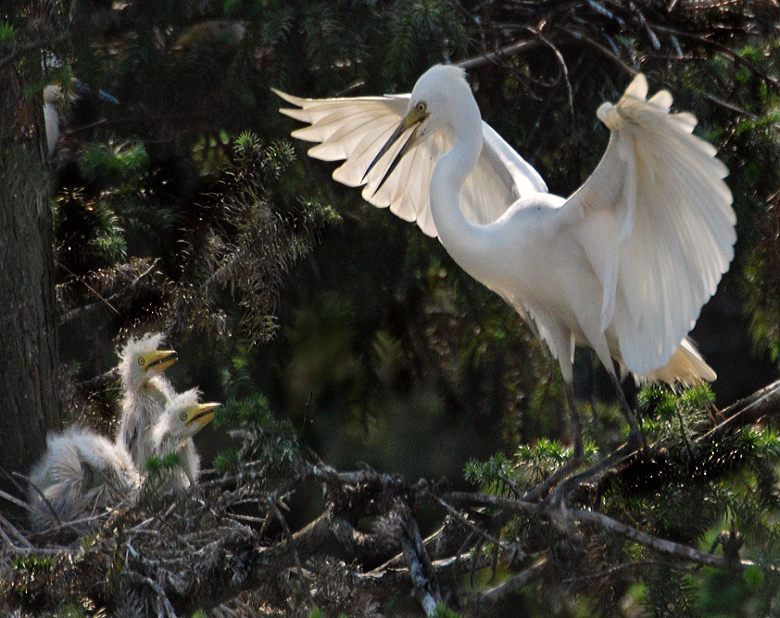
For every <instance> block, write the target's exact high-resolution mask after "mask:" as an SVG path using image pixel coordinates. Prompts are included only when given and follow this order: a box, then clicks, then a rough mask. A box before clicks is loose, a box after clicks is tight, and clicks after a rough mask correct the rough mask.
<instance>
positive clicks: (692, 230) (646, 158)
mask: <svg viewBox="0 0 780 618" xmlns="http://www.w3.org/2000/svg"><path fill="white" fill-rule="evenodd" d="M646 95H647V81H646V80H645V78H644V76H643V75H641V74H639V75H637V77H636V78H635V79H634V80H633V81H632V82H631V84H630V85H629V86H628V88H627V89H626V92H625V94H624V95H623V97H622V98H621V99H620V100H619V101H618V103H617V104H616V105H614V106H613V105H611V104H609V103H604V104H602V106H601V107H600V108H599V110H598V117H599V118H600V119H601V121H602V122H604V124H606V125H607V127H609V129H610V130H611V136H610V140H609V144H608V146H607V150H606V152H605V153H604V156H603V158H602V159H601V161H600V162H599V164H598V166H597V167H596V169H595V171H594V172H593V174H592V175H591V176H590V177H589V178H588V179H587V180H586V181H585V183H584V184H583V185H582V187H580V189H579V190H577V192H575V193H574V194H573V195H572V196H571V197H570V198H569V199H568V200H567V202H566V204H564V206H563V207H562V209H561V216H562V218H563V219H565V220H567V221H568V223H570V224H571V225H572V228H571V229H572V231H573V233H574V234H575V236H576V237H577V238H578V240H579V242H580V243H581V244H582V246H583V247H584V249H585V252H586V253H587V255H588V259H589V260H590V262H591V265H592V266H593V269H594V270H595V272H596V273H597V275H598V277H599V279H600V281H601V283H602V286H603V298H602V299H601V300H602V306H601V329H602V331H606V329H607V328H609V327H610V326H613V327H614V330H615V332H616V333H617V336H618V340H619V345H620V353H621V356H622V358H623V361H624V362H625V364H626V366H627V367H628V368H629V370H631V371H632V372H634V373H636V374H638V375H647V374H649V373H650V372H651V371H652V370H654V369H657V368H658V367H661V366H662V365H664V364H665V363H666V362H667V361H668V360H669V358H671V356H672V354H673V353H674V352H675V350H677V348H678V347H679V346H680V342H681V341H682V340H683V338H684V337H685V336H686V335H687V334H688V332H689V331H690V330H691V328H693V325H694V323H695V322H696V319H697V317H698V315H699V312H700V311H701V308H702V306H703V305H704V303H705V302H706V301H707V300H708V299H709V298H710V297H711V296H712V295H713V294H714V293H715V289H716V287H717V285H718V282H719V281H720V278H721V276H722V275H723V273H724V272H726V270H728V267H729V263H730V262H731V259H732V258H733V256H734V249H733V245H734V242H735V240H736V232H735V230H734V225H735V222H736V217H735V215H734V211H733V209H732V207H731V202H732V197H731V191H729V188H728V186H727V185H726V183H725V182H724V181H723V178H725V177H726V175H727V174H728V169H727V168H726V166H725V165H724V164H723V163H722V162H721V161H719V160H718V159H716V158H715V148H714V147H713V146H712V145H711V144H709V143H707V142H705V141H704V140H702V139H700V138H698V137H696V136H694V135H693V134H692V131H693V128H694V127H695V126H696V118H695V117H694V116H693V115H692V114H689V113H670V112H669V108H670V106H671V104H672V97H671V95H670V94H669V93H668V92H667V91H665V90H661V91H659V92H658V93H656V94H655V95H654V96H653V97H652V98H650V99H649V100H646V98H645V97H646Z"/></svg>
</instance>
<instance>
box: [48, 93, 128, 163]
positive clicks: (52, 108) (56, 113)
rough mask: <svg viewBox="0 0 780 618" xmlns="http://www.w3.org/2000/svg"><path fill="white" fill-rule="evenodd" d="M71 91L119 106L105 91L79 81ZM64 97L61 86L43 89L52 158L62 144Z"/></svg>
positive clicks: (116, 100) (49, 149)
mask: <svg viewBox="0 0 780 618" xmlns="http://www.w3.org/2000/svg"><path fill="white" fill-rule="evenodd" d="M71 91H72V93H73V94H75V95H82V96H84V95H94V96H97V98H98V99H100V100H101V101H107V102H109V103H113V104H114V105H119V100H118V99H117V98H116V97H114V96H113V95H111V94H109V93H107V92H106V91H105V90H101V89H99V88H93V87H91V86H89V85H87V84H85V83H83V82H80V81H78V80H73V82H72V83H71ZM63 100H64V95H63V91H62V86H60V85H59V84H49V85H48V86H46V87H45V88H44V89H43V120H44V125H45V127H46V147H47V150H48V152H49V156H50V157H51V156H52V155H53V154H54V152H55V151H56V150H57V145H58V144H59V142H60V134H61V132H62V131H61V124H62V118H61V114H60V109H61V108H62V103H63Z"/></svg>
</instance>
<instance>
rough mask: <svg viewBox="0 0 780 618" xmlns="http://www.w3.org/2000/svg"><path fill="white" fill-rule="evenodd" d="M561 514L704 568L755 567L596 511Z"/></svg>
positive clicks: (746, 562) (748, 561) (766, 568)
mask: <svg viewBox="0 0 780 618" xmlns="http://www.w3.org/2000/svg"><path fill="white" fill-rule="evenodd" d="M563 514H564V517H567V516H570V517H572V518H573V519H576V520H577V521H579V522H583V523H589V524H595V525H597V526H599V527H601V528H603V529H604V530H609V531H610V532H614V533H615V534H619V535H620V536H623V537H625V538H627V539H630V540H632V541H635V542H636V543H639V544H640V545H643V546H645V547H649V548H650V549H654V550H655V551H658V552H661V553H663V554H668V555H670V556H675V557H677V558H681V559H683V560H686V561H688V562H695V563H697V564H702V565H704V566H710V567H714V568H716V569H724V570H733V569H737V570H742V569H746V568H748V567H750V566H754V565H755V563H754V562H753V561H752V560H740V561H730V560H727V559H726V558H723V557H721V556H716V555H714V554H708V553H705V552H703V551H700V550H698V549H694V548H693V547H689V546H688V545H683V544H681V543H675V542H674V541H669V540H667V539H662V538H659V537H657V536H653V535H651V534H647V533H646V532H642V531H641V530H637V529H636V528H633V527H631V526H629V525H627V524H624V523H621V522H619V521H617V520H615V519H612V518H611V517H608V516H607V515H604V514H602V513H597V512H596V511H585V510H581V509H569V510H564V511H563ZM760 566H761V565H760ZM761 568H762V569H764V570H769V571H772V572H776V571H778V568H776V567H774V566H771V565H770V566H761Z"/></svg>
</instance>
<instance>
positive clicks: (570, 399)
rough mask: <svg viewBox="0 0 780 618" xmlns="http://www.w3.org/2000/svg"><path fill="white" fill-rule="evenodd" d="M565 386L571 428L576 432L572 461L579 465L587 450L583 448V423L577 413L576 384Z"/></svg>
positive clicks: (567, 383)
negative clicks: (574, 460)
mask: <svg viewBox="0 0 780 618" xmlns="http://www.w3.org/2000/svg"><path fill="white" fill-rule="evenodd" d="M564 384H565V385H566V401H567V403H568V404H569V415H570V416H571V428H572V431H573V432H574V454H573V456H572V459H576V460H577V463H578V464H579V462H580V461H582V457H583V456H584V454H585V449H584V448H583V446H582V423H581V422H580V414H579V412H578V411H577V399H576V398H575V397H574V384H573V383H569V382H564Z"/></svg>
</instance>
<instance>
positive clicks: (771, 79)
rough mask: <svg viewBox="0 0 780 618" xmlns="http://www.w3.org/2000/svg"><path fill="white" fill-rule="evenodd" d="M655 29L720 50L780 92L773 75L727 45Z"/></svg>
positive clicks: (686, 34) (663, 29)
mask: <svg viewBox="0 0 780 618" xmlns="http://www.w3.org/2000/svg"><path fill="white" fill-rule="evenodd" d="M653 27H654V28H655V29H656V30H658V31H659V32H665V33H667V34H673V35H674V36H677V37H680V38H684V39H688V40H690V41H696V42H697V43H699V44H701V45H704V46H706V47H711V48H713V49H716V50H718V52H720V53H721V54H722V55H724V56H726V57H727V58H730V59H731V60H733V61H734V62H736V63H738V64H741V65H742V66H744V67H746V68H747V69H749V70H750V71H752V72H753V73H755V74H756V75H758V76H759V77H761V79H763V80H764V81H765V82H766V83H767V84H769V85H770V86H772V88H774V89H775V90H776V91H778V92H780V81H778V80H777V79H776V78H774V77H772V76H771V75H768V74H767V73H765V72H764V71H762V70H761V69H759V68H758V67H757V66H756V65H755V64H753V63H752V62H751V61H750V60H748V59H747V58H745V57H744V56H741V55H740V54H738V53H737V52H735V51H734V50H733V49H731V48H729V47H726V46H725V45H723V44H721V43H718V42H716V41H712V40H710V39H708V38H706V37H703V36H700V35H698V34H694V33H692V32H684V31H682V30H677V29H675V28H670V27H668V26H659V25H654V26H653Z"/></svg>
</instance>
